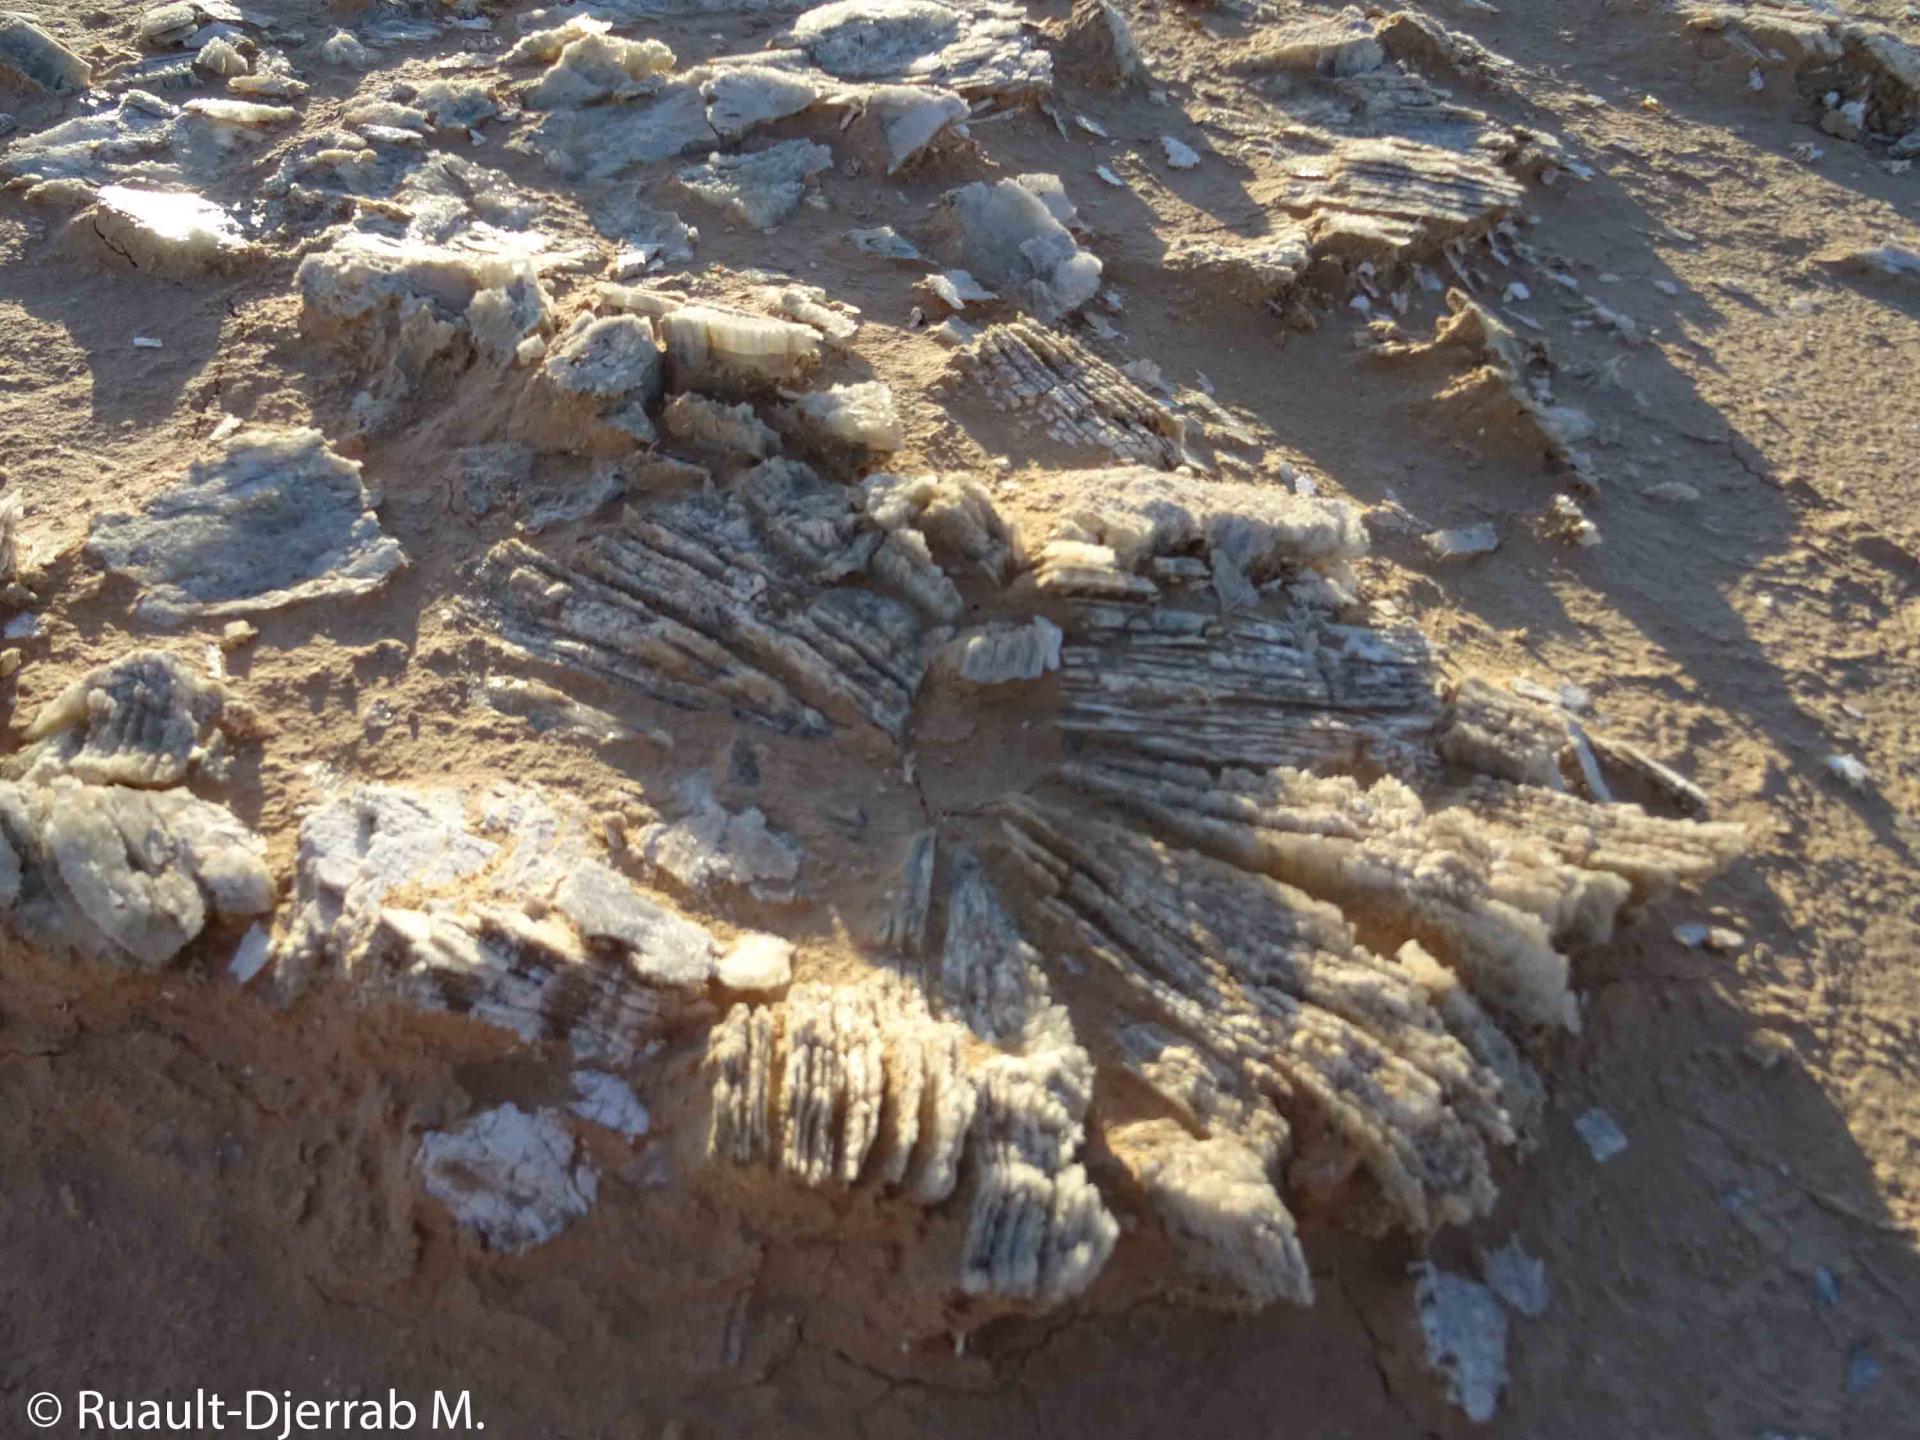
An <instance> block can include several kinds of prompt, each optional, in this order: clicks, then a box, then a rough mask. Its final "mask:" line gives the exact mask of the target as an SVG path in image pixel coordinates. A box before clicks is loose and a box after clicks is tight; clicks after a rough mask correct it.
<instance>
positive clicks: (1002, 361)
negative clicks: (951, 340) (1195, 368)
mask: <svg viewBox="0 0 1920 1440" xmlns="http://www.w3.org/2000/svg"><path fill="white" fill-rule="evenodd" d="M953 363H954V364H955V365H956V366H957V367H958V368H959V370H960V372H961V373H962V374H963V375H966V376H967V377H968V378H970V379H971V380H973V382H974V383H975V384H977V385H978V386H980V387H981V389H983V390H984V391H985V392H986V394H987V397H988V398H989V399H990V400H991V401H992V402H993V404H994V406H995V408H997V409H1000V410H1003V411H1011V412H1014V413H1016V414H1025V415H1032V416H1034V417H1035V418H1037V419H1038V420H1039V421H1040V423H1041V424H1042V425H1044V426H1045V427H1046V429H1047V432H1048V433H1049V434H1050V435H1052V436H1054V437H1055V438H1056V439H1058V440H1060V441H1062V442H1063V443H1066V444H1071V445H1084V446H1087V447H1088V448H1091V449H1096V450H1105V451H1107V452H1109V453H1111V454H1112V455H1114V456H1116V457H1117V458H1119V459H1122V460H1128V461H1132V462H1134V463H1137V464H1141V465H1155V466H1158V467H1160V468H1161V469H1163V470H1171V469H1173V468H1174V467H1175V466H1176V465H1180V464H1182V463H1184V462H1185V460H1186V458H1187V452H1186V424H1185V422H1184V421H1182V420H1181V419H1180V417H1179V416H1177V415H1175V414H1174V413H1173V412H1172V411H1171V410H1169V409H1167V407H1166V406H1164V405H1162V404H1161V403H1160V402H1159V401H1158V400H1156V399H1154V398H1153V397H1152V396H1151V395H1149V394H1148V393H1147V392H1146V391H1145V390H1142V389H1141V388H1140V387H1139V386H1138V385H1136V384H1134V382H1133V381H1131V380H1129V379H1128V378H1127V377H1126V376H1125V375H1122V374H1121V373H1120V371H1119V370H1117V369H1116V368H1114V367H1113V366H1112V365H1109V364H1108V363H1107V362H1106V361H1105V360H1102V359H1101V358H1100V357H1099V356H1098V355H1096V354H1094V353H1093V351H1091V350H1089V349H1088V348H1087V347H1086V346H1084V345H1082V344H1080V343H1079V342H1078V341H1076V340H1074V339H1072V338H1071V337H1069V336H1066V335H1061V334H1058V333H1056V332H1054V331H1050V330H1047V329H1045V328H1043V327H1042V326H1039V325H1036V324H1035V323H1033V322H1032V321H1031V320H1025V319H1020V320H1014V321H1011V322H1009V323H1007V324H1004V325H993V326H990V327H988V328H987V329H986V330H984V331H982V332H981V333H980V335H979V336H978V338H976V339H975V340H974V341H973V342H972V343H971V344H970V345H968V346H966V347H965V348H964V349H962V350H960V351H959V352H958V353H957V354H956V355H955V357H954V361H953Z"/></svg>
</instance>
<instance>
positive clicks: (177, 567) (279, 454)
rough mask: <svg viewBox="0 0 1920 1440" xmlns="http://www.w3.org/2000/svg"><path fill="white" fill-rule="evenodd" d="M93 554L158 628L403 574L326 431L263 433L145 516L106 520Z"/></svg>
mask: <svg viewBox="0 0 1920 1440" xmlns="http://www.w3.org/2000/svg"><path fill="white" fill-rule="evenodd" d="M87 553H88V554H89V555H90V556H91V557H92V558H93V559H94V560H96V561H97V562H98V563H100V564H102V565H104V566H105V567H106V568H108V569H110V570H113V571H116V572H119V573H121V574H125V575H127V576H129V577H130V578H132V579H134V580H137V581H139V582H140V583H141V585H142V587H143V588H142V592H141V596H140V599H139V601H138V603H137V604H136V606H135V610H136V612H137V613H138V614H139V615H140V616H141V617H142V618H143V619H146V620H148V621H150V622H152V623H154V624H159V625H179V624H181V623H183V622H185V621H187V620H191V619H197V618H208V619H212V618H218V617H223V616H235V615H254V614H259V613H262V612H264V611H269V610H277V609H282V608H284V607H286V606H289V605H294V604H299V603H301V602H304V601H311V600H335V599H346V598H349V597H353V596H358V595H365V594H368V593H370V592H372V591H375V590H378V589H379V588H380V587H381V586H383V585H385V584H386V583H387V581H388V580H389V579H390V578H391V577H392V575H393V574H394V572H395V571H397V570H399V569H400V568H401V567H402V566H404V565H405V564H406V556H405V554H404V553H403V552H402V551H401V549H400V545H399V542H398V541H396V540H394V539H392V538H391V537H389V536H387V535H385V534H383V533H381V530H380V522H379V519H378V518H377V517H376V516H375V515H374V513H373V511H372V509H371V508H369V500H368V497H367V492H366V488H365V486H363V485H362V484H361V482H360V465H359V462H358V461H354V460H347V459H343V458H342V457H341V456H339V455H337V454H335V453H334V452H333V451H332V450H331V449H329V448H328V446H327V444H326V441H325V440H324V439H323V438H322V437H321V435H320V432H319V431H317V430H306V429H288V428H282V427H276V426H260V425H256V426H250V427H247V428H244V429H241V430H239V431H238V432H236V433H235V434H233V435H231V436H230V437H228V438H227V439H226V440H225V441H223V442H221V443H220V445H219V447H218V449H217V450H216V452H215V453H214V455H213V456H211V457H210V458H208V459H205V460H198V461H195V462H194V463H193V464H192V465H191V466H190V467H188V470H187V474H186V478H185V479H184V480H183V481H181V482H180V483H179V484H178V485H176V486H175V487H173V488H172V489H170V490H166V491H163V492H161V494H160V495H158V496H157V497H155V499H154V500H153V502H152V503H151V504H150V505H149V506H148V507H147V508H146V509H145V510H144V511H142V512H140V513H138V514H121V513H114V514H106V515H102V516H100V517H99V518H98V519H97V520H95V521H94V524H93V531H92V534H91V535H90V536H89V537H88V540H87Z"/></svg>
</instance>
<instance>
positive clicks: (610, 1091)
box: [567, 1070, 653, 1140]
mask: <svg viewBox="0 0 1920 1440" xmlns="http://www.w3.org/2000/svg"><path fill="white" fill-rule="evenodd" d="M571 1078H572V1080H573V1093H574V1096H575V1097H576V1098H575V1099H574V1101H573V1103H572V1104H570V1105H569V1106H567V1109H569V1110H571V1111H572V1112H573V1113H574V1114H575V1115H578V1116H579V1117H580V1118H581V1119H582V1120H589V1121H591V1122H592V1123H594V1124H595V1125H604V1126H606V1128H607V1129H609V1130H612V1131H614V1132H615V1133H617V1134H620V1135H624V1136H626V1137H627V1139H629V1140H638V1139H639V1138H640V1137H641V1136H642V1135H644V1134H646V1133H647V1131H648V1130H649V1129H650V1128H651V1127H652V1125H653V1117H652V1116H650V1115H649V1114H647V1107H646V1106H645V1105H643V1104H641V1103H640V1097H639V1096H638V1095H635V1094H634V1093H633V1087H632V1086H630V1085H629V1084H627V1082H626V1081H624V1080H622V1079H621V1078H620V1077H619V1076H618V1075H609V1074H608V1073H607V1072H606V1071H605V1070H576V1071H574V1072H573V1075H572V1077H571Z"/></svg>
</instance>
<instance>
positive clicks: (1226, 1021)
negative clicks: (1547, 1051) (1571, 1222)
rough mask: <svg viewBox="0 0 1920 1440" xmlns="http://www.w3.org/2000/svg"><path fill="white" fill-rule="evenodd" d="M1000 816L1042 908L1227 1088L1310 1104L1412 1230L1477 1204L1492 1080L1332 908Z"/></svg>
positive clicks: (1190, 857)
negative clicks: (1228, 1076)
mask: <svg viewBox="0 0 1920 1440" xmlns="http://www.w3.org/2000/svg"><path fill="white" fill-rule="evenodd" d="M1007 811H1008V822H1007V833H1008V838H1009V843H1010V844H1011V845H1012V847H1013V849H1014V853H1015V855H1016V856H1017V857H1018V858H1019V859H1020V860H1021V861H1022V862H1023V871H1024V873H1025V875H1026V876H1027V879H1028V882H1029V884H1030V886H1031V887H1032V893H1033V896H1034V901H1035V903H1036V905H1037V907H1038V909H1039V911H1040V913H1041V914H1042V915H1044V916H1045V917H1047V918H1048V919H1049V920H1050V921H1052V922H1053V924H1054V925H1055V926H1057V927H1058V930H1059V933H1060V934H1061V935H1063V936H1072V937H1074V938H1075V939H1076V940H1077V942H1078V944H1079V946H1080V948H1082V949H1083V950H1084V951H1085V952H1086V953H1087V954H1089V955H1091V956H1093V957H1094V958H1096V959H1098V960H1100V961H1102V962H1104V966H1105V968H1106V969H1107V970H1108V972H1109V973H1111V974H1112V975H1113V976H1115V977H1116V978H1117V979H1118V980H1119V981H1120V982H1121V983H1122V984H1123V985H1124V986H1125V988H1126V990H1127V992H1128V994H1129V996H1130V997H1131V999H1132V1000H1133V1002H1134V1003H1135V1004H1138V1005H1141V1006H1144V1007H1147V1008H1149V1009H1150V1010H1151V1011H1153V1012H1155V1013H1156V1014H1157V1016H1158V1018H1159V1020H1160V1021H1161V1023H1163V1024H1165V1025H1167V1026H1169V1027H1171V1028H1173V1029H1175V1030H1177V1031H1179V1032H1180V1033H1181V1034H1182V1035H1184V1036H1185V1037H1187V1038H1188V1040H1189V1042H1190V1043H1192V1044H1194V1045H1196V1046H1197V1047H1198V1048H1200V1049H1201V1050H1202V1051H1204V1052H1205V1053H1207V1054H1208V1055H1210V1056H1211V1057H1212V1058H1214V1059H1215V1060H1217V1061H1218V1062H1220V1063H1221V1064H1222V1065H1223V1066H1225V1067H1226V1068H1227V1069H1228V1070H1229V1071H1230V1072H1233V1073H1235V1075H1236V1077H1237V1088H1238V1089H1239V1091H1240V1092H1241V1093H1242V1094H1245V1095H1261V1094H1264V1095H1266V1096H1267V1097H1268V1098H1269V1099H1271V1100H1274V1101H1276V1102H1277V1103H1279V1104H1281V1106H1282V1108H1283V1110H1284V1109H1285V1108H1286V1107H1288V1106H1293V1105H1303V1106H1307V1107H1309V1108H1310V1109H1311V1110H1312V1112H1313V1113H1314V1114H1315V1115H1316V1116H1317V1118H1319V1119H1320V1120H1321V1121H1322V1122H1323V1123H1324V1124H1326V1125H1327V1126H1328V1127H1329V1128H1330V1129H1331V1130H1332V1131H1333V1132H1334V1133H1336V1134H1337V1135H1338V1136H1339V1137H1340V1138H1341V1140H1342V1141H1343V1142H1344V1143H1345V1144H1346V1145H1349V1146H1351V1147H1352V1148H1353V1150H1354V1151H1355V1153H1357V1154H1358V1155H1359V1156H1360V1157H1361V1158H1362V1159H1363V1160H1364V1161H1365V1163H1366V1165H1367V1168H1368V1170H1369V1173H1370V1174H1371V1175H1372V1177H1373V1178H1374V1180H1375V1181H1376V1182H1377V1184H1378V1185H1379V1187H1380V1190H1381V1192H1382V1193H1383V1194H1384V1196H1385V1197H1386V1198H1387V1200H1388V1201H1389V1203H1390V1204H1391V1205H1392V1206H1393V1208H1394V1211H1395V1213H1396V1214H1397V1215H1399V1216H1400V1218H1401V1219H1402V1220H1403V1221H1404V1223H1405V1224H1407V1225H1408V1226H1409V1228H1412V1229H1414V1230H1416V1231H1424V1230H1426V1229H1428V1228H1430V1227H1431V1226H1433V1225H1435V1224H1438V1223H1441V1222H1443V1221H1448V1220H1456V1221H1457V1220H1466V1219H1469V1218H1471V1217H1473V1216H1475V1215H1477V1214H1481V1213H1484V1212H1485V1211H1486V1210H1487V1209H1488V1208H1490V1207H1491V1205H1492V1203H1493V1199H1494V1188H1493V1182H1492V1178H1491V1172H1490V1168H1489V1158H1488V1149H1489V1147H1490V1146H1504V1145H1510V1144H1512V1143H1513V1142H1514V1140H1515V1138H1516V1135H1515V1132H1514V1129H1513V1126H1512V1122H1511V1119H1510V1117H1509V1116H1508V1114H1507V1112H1506V1110H1505V1108H1504V1106H1503V1104H1502V1103H1501V1084H1500V1079H1499V1076H1498V1075H1497V1074H1496V1073H1495V1072H1494V1071H1492V1070H1491V1069H1490V1068H1488V1067H1486V1066H1484V1065H1482V1064H1481V1063H1479V1062H1478V1060H1477V1059H1476V1057H1475V1056H1474V1055H1473V1054H1472V1052H1471V1051H1470V1050H1469V1049H1468V1047H1467V1046H1466V1045H1465V1044H1463V1043H1462V1042H1461V1040H1460V1039H1458V1038H1456V1037H1455V1036H1454V1035H1453V1034H1451V1033H1450V1032H1449V1031H1448V1030H1447V1028H1446V1026H1445V1023H1444V1021H1443V1019H1442V1018H1441V1016H1440V1015H1439V1014H1438V1013H1436V1012H1435V1011H1434V1010H1433V1009H1432V1007H1431V1006H1430V1005H1429V1004H1428V1002H1427V999H1426V994H1425V992H1424V990H1423V989H1422V988H1421V987H1420V986H1419V985H1418V984H1416V983H1414V982H1413V981H1411V980H1410V979H1408V978H1406V977H1405V976H1404V975H1403V974H1402V973H1401V972H1400V970H1399V967H1398V966H1397V965H1395V964H1394V963H1393V962H1391V961H1387V960H1383V959H1381V958H1380V957H1379V956H1377V955H1374V954H1372V953H1371V952H1369V951H1367V950H1366V949H1365V948H1364V947H1362V946H1360V945H1359V944H1357V943H1356V942H1355V941H1354V939H1353V932H1352V927H1351V926H1350V925H1349V924H1348V923H1347V921H1346V920H1345V918H1344V917H1343V916H1342V914H1341V912H1340V911H1339V910H1338V909H1336V908H1334V907H1333V906H1331V905H1327V904H1323V903H1319V902H1316V901H1315V900H1314V899H1313V898H1311V897H1310V896H1309V895H1307V894H1306V893H1304V892H1302V891H1300V890H1298V889H1295V888H1293V887H1291V886H1287V885H1284V884H1280V883H1277V882H1275V881H1272V880H1270V879H1268V878H1266V877H1264V876H1258V875H1254V874H1251V873H1248V872H1245V871H1242V870H1240V869H1238V868H1236V867H1234V866H1231V865H1228V864H1225V863H1223V862H1220V861H1215V860H1212V859H1209V858H1207V857H1205V856H1202V855H1199V854H1196V853H1192V852H1185V853H1183V852H1180V851H1176V850H1170V849H1168V848H1167V847H1165V846H1163V845H1160V844H1159V843H1157V842H1155V841H1152V840H1149V839H1146V838H1144V837H1142V836H1140V835H1138V834H1135V833H1132V832H1130V831H1128V830H1125V829H1123V828H1121V827H1119V826H1117V825H1113V824H1111V823H1107V822H1088V821H1085V820H1084V819H1077V818H1076V819H1072V820H1069V818H1068V815H1067V813H1066V812H1065V811H1052V812H1050V811H1049V810H1047V809H1045V808H1043V807H1041V806H1039V805H1036V804H1034V803H1032V802H1027V801H1019V802H1013V803H1011V804H1010V805H1009V806H1008V807H1007ZM1069 826H1071V830H1072V833H1071V834H1069Z"/></svg>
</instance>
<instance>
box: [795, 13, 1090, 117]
mask: <svg viewBox="0 0 1920 1440" xmlns="http://www.w3.org/2000/svg"><path fill="white" fill-rule="evenodd" d="M793 43H794V44H795V45H796V46H797V47H798V48H799V49H801V50H803V51H804V52H806V55H807V57H808V58H809V59H810V60H812V61H813V63H814V64H815V65H817V66H819V67H820V69H822V70H824V71H826V72H827V74H829V75H832V76H833V77H835V78H836V79H840V80H893V81H913V82H915V83H919V84H926V85H938V86H942V87H944V88H946V89H949V90H954V91H957V92H958V93H960V94H961V95H963V96H965V97H967V98H968V99H970V100H976V99H981V98H985V97H992V98H995V99H998V100H1002V101H1009V102H1010V101H1014V100H1018V99H1023V98H1026V97H1029V96H1033V95H1041V94H1045V93H1046V92H1047V91H1048V90H1050V89H1051V88H1052V84H1053V60H1052V57H1051V56H1050V55H1049V54H1048V53H1047V51H1046V50H1045V49H1044V48H1042V47H1041V46H1040V45H1039V44H1037V43H1036V42H1035V41H1034V39H1033V36H1032V34H1031V33H1030V31H1029V28H1028V27H1027V25H1026V17H1025V15H1024V14H1023V13H1022V12H1021V11H1020V10H1019V9H1018V8H1017V7H1014V6H1010V5H1003V4H996V3H994V0H961V3H957V4H952V5H947V4H941V3H937V0H834V3H831V4H826V5H816V6H814V7H812V8H811V9H809V10H807V11H806V12H805V13H804V14H803V15H801V16H800V18H799V19H798V20H796V21H795V22H794V25H793Z"/></svg>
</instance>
